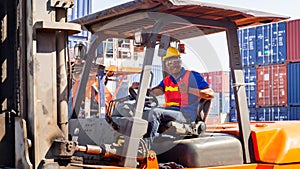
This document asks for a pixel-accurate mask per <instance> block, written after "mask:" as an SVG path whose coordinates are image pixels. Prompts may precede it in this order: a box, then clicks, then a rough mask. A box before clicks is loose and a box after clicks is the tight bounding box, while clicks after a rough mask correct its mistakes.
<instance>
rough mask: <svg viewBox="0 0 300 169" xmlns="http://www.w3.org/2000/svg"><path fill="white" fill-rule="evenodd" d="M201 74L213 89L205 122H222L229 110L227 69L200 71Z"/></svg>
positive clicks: (228, 74)
mask: <svg viewBox="0 0 300 169" xmlns="http://www.w3.org/2000/svg"><path fill="white" fill-rule="evenodd" d="M201 76H202V77H203V78H204V79H205V80H206V81H207V82H208V83H209V85H210V87H211V88H212V89H213V90H214V92H215V94H214V99H213V100H212V103H211V106H210V111H209V116H208V118H207V121H206V122H207V123H216V122H223V121H225V119H222V118H221V117H226V116H224V114H225V115H226V114H229V111H230V90H229V82H230V81H229V78H230V77H229V76H230V73H229V71H215V72H205V73H201Z"/></svg>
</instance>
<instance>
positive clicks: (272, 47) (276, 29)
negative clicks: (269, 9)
mask: <svg viewBox="0 0 300 169" xmlns="http://www.w3.org/2000/svg"><path fill="white" fill-rule="evenodd" d="M256 39H257V43H256V49H257V59H256V60H257V65H268V64H278V63H284V62H285V61H286V55H287V54H286V22H279V23H272V24H267V25H263V26H258V27H257V28H256Z"/></svg>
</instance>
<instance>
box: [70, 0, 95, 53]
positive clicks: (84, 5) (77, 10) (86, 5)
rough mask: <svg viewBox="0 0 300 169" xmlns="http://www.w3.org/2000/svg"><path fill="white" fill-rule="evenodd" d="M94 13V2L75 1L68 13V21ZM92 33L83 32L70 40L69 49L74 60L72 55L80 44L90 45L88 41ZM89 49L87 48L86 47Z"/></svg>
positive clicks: (88, 0)
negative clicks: (75, 47)
mask: <svg viewBox="0 0 300 169" xmlns="http://www.w3.org/2000/svg"><path fill="white" fill-rule="evenodd" d="M91 12H92V0H74V7H73V8H71V9H70V10H69V11H68V20H69V21H72V20H74V19H77V18H80V17H83V16H85V15H88V14H90V13H91ZM89 37H90V33H89V32H88V31H81V32H80V33H78V34H76V35H72V36H70V38H69V48H70V55H71V58H74V56H73V55H72V54H73V53H74V51H73V50H74V46H75V45H77V44H80V43H83V44H85V45H88V42H87V41H88V39H89ZM86 47H87V46H86Z"/></svg>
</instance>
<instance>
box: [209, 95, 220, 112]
mask: <svg viewBox="0 0 300 169" xmlns="http://www.w3.org/2000/svg"><path fill="white" fill-rule="evenodd" d="M219 113H220V93H218V92H215V93H214V98H213V99H212V101H211V105H210V109H209V114H211V115H219Z"/></svg>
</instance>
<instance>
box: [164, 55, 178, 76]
mask: <svg viewBox="0 0 300 169" xmlns="http://www.w3.org/2000/svg"><path fill="white" fill-rule="evenodd" d="M165 65H166V68H167V70H168V72H169V73H170V74H177V73H179V72H180V70H181V59H180V57H176V56H175V57H171V58H168V59H166V60H165Z"/></svg>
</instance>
